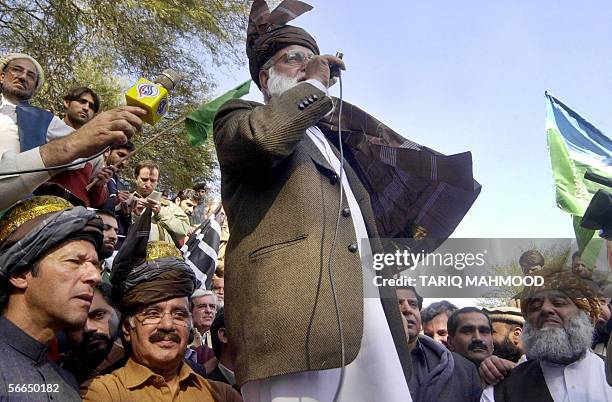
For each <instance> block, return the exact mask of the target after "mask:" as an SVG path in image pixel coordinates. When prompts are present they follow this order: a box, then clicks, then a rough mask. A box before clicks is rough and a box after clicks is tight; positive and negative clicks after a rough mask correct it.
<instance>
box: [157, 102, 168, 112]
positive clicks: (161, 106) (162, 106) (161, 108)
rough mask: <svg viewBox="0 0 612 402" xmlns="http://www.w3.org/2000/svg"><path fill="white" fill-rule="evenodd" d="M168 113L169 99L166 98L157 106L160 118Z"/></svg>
mask: <svg viewBox="0 0 612 402" xmlns="http://www.w3.org/2000/svg"><path fill="white" fill-rule="evenodd" d="M167 111H168V99H166V98H164V99H162V100H161V101H160V102H159V105H158V106H157V114H158V115H159V116H161V115H163V114H166V112H167Z"/></svg>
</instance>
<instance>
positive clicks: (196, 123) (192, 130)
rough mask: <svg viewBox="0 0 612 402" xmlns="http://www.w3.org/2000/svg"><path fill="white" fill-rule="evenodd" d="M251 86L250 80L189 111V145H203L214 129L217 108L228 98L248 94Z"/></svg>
mask: <svg viewBox="0 0 612 402" xmlns="http://www.w3.org/2000/svg"><path fill="white" fill-rule="evenodd" d="M250 87H251V80H248V81H246V82H244V83H242V84H240V85H238V86H237V87H236V88H234V89H231V90H229V91H227V92H226V93H224V94H223V95H221V96H219V97H218V98H215V99H213V100H211V101H210V102H208V103H205V104H203V105H202V106H200V107H199V108H198V109H197V110H194V111H193V112H191V113H189V115H187V118H186V119H185V126H186V127H187V134H188V138H189V145H191V146H193V147H196V146H199V145H202V144H203V143H204V142H205V141H206V138H207V137H208V136H209V135H210V134H211V133H212V131H213V120H214V118H215V114H216V113H217V110H219V108H220V107H221V106H222V105H223V104H224V103H225V102H227V101H228V100H230V99H237V98H240V97H241V96H244V95H246V94H248V93H249V89H250Z"/></svg>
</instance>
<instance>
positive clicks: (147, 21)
mask: <svg viewBox="0 0 612 402" xmlns="http://www.w3.org/2000/svg"><path fill="white" fill-rule="evenodd" d="M248 7H249V1H248V0H139V1H135V0H113V1H110V0H0V52H1V53H6V52H11V51H13V52H14V51H17V52H24V53H28V54H30V55H31V56H33V57H34V58H36V59H37V60H38V61H39V62H40V64H41V65H42V66H43V68H44V70H45V74H46V80H45V84H44V86H43V88H42V89H41V91H40V92H39V93H38V94H37V95H36V97H35V99H33V103H34V104H38V105H40V106H41V107H43V108H46V109H49V110H51V111H53V112H54V113H56V114H58V115H61V114H62V113H63V103H62V98H63V96H64V94H65V93H66V92H67V91H68V90H69V89H71V88H73V87H75V86H81V85H87V86H90V87H91V88H92V89H94V90H95V91H96V92H97V93H98V94H99V95H100V97H101V99H102V110H104V109H108V108H112V107H115V106H117V105H118V104H120V103H122V102H123V91H125V89H127V87H129V85H130V84H131V83H133V82H134V81H135V79H136V78H137V77H139V76H143V77H145V78H148V79H152V78H154V77H155V76H156V75H157V74H158V73H159V72H161V71H162V70H164V69H166V68H173V69H175V70H177V71H179V72H182V73H184V74H185V76H186V78H185V80H184V81H183V83H182V84H181V85H180V86H179V88H177V89H176V90H175V91H174V93H173V94H172V98H173V99H172V110H173V112H172V114H171V115H169V116H168V119H167V121H169V122H170V123H171V122H172V121H173V119H177V118H181V117H183V116H185V115H186V114H187V112H188V111H190V110H193V109H195V108H196V107H197V106H199V104H201V103H203V101H204V100H206V98H207V94H208V93H209V91H210V90H211V89H212V88H214V82H213V80H212V75H211V74H210V73H209V72H210V71H212V70H213V69H218V68H220V67H222V66H227V65H231V64H236V63H238V62H240V61H243V60H241V57H242V55H243V46H244V33H245V32H246V22H247V18H246V16H247V13H248ZM158 126H160V127H157V126H156V127H153V128H151V127H147V128H146V129H145V132H144V133H143V135H142V136H140V137H138V138H135V139H134V142H135V143H136V144H142V143H143V142H145V141H146V140H147V139H148V138H150V137H151V136H153V135H155V133H157V132H159V131H160V130H161V129H162V128H163V127H161V126H162V125H161V124H158ZM143 157H147V158H152V159H155V160H156V161H157V162H158V163H160V165H161V166H162V171H161V174H162V184H163V185H165V186H167V187H172V188H182V187H189V186H190V185H192V184H193V183H195V182H197V181H200V180H210V179H211V178H212V177H213V176H214V174H213V171H212V169H213V167H214V151H213V149H212V148H211V146H210V145H209V146H205V147H200V148H190V147H189V146H188V145H187V141H186V133H185V132H184V130H182V127H181V130H178V129H177V131H175V132H172V133H170V134H169V135H164V136H163V138H160V140H159V142H158V143H155V144H152V145H151V146H150V147H148V148H147V149H146V150H144V151H143V152H142V153H139V154H138V157H137V159H141V158H143ZM126 176H128V175H127V174H126Z"/></svg>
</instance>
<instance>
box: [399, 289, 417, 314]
mask: <svg viewBox="0 0 612 402" xmlns="http://www.w3.org/2000/svg"><path fill="white" fill-rule="evenodd" d="M396 289H398V290H399V289H406V290H411V291H413V292H414V295H415V296H416V299H417V304H418V306H419V310H421V309H422V308H423V297H421V296H420V295H419V294H418V293H417V291H416V289H415V288H414V286H397V287H396Z"/></svg>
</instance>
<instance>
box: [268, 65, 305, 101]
mask: <svg viewBox="0 0 612 402" xmlns="http://www.w3.org/2000/svg"><path fill="white" fill-rule="evenodd" d="M268 73H269V78H268V88H267V96H266V103H267V102H268V101H269V100H270V99H271V98H272V97H274V96H279V95H281V94H283V92H285V91H287V90H289V89H291V88H293V87H294V86H296V85H297V84H299V79H300V78H301V77H300V75H296V76H295V77H288V76H286V75H284V74H281V73H279V72H277V71H276V70H275V69H274V66H272V67H270V69H269V70H268Z"/></svg>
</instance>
